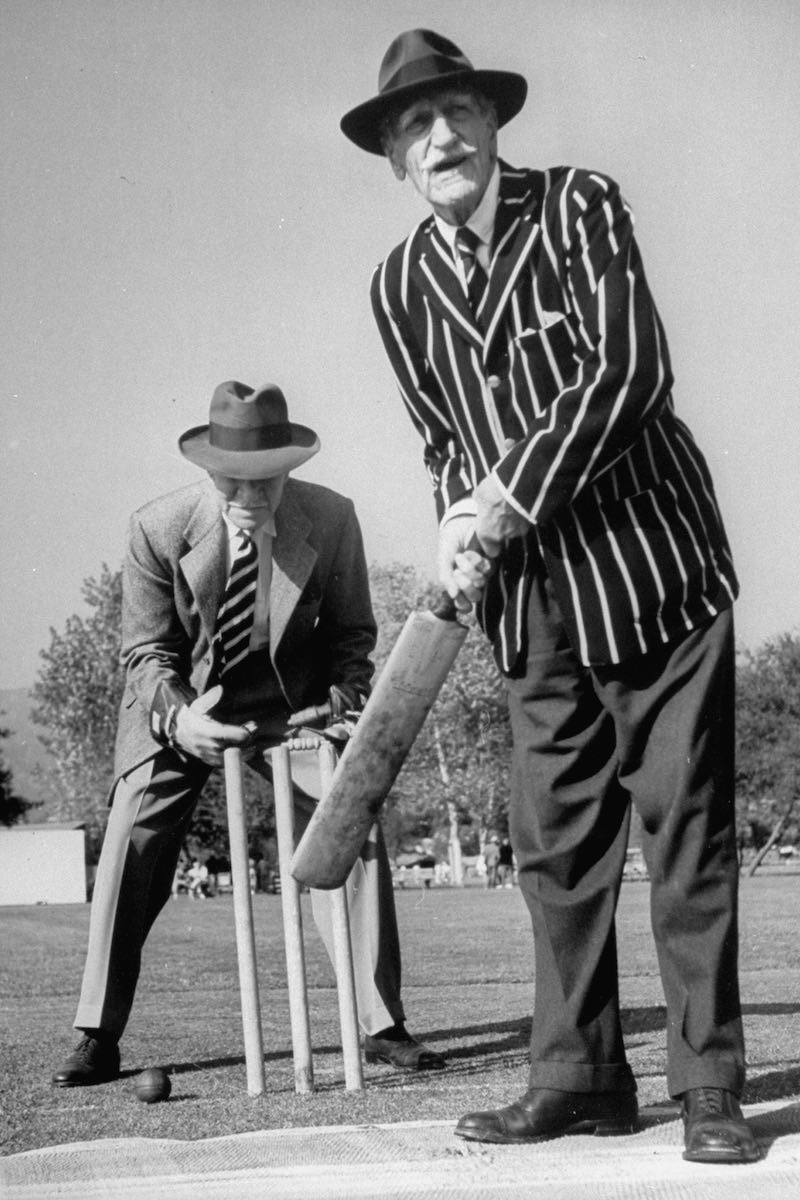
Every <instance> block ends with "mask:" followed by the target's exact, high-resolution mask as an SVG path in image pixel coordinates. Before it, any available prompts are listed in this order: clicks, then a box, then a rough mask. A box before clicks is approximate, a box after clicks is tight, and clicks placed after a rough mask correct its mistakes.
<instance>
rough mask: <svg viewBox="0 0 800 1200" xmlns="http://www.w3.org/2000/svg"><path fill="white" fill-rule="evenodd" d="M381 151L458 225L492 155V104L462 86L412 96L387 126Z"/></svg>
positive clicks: (474, 201) (481, 188)
mask: <svg viewBox="0 0 800 1200" xmlns="http://www.w3.org/2000/svg"><path fill="white" fill-rule="evenodd" d="M386 153H387V155H388V157H389V161H390V162H391V164H392V169H393V171H394V173H395V175H396V176H397V178H398V179H401V180H402V179H405V177H406V175H407V176H408V177H409V179H410V180H411V182H412V183H413V185H414V187H415V188H416V189H417V191H418V192H419V194H420V195H421V196H422V197H423V198H424V199H425V200H427V201H428V203H429V204H430V205H431V207H432V208H433V210H434V212H436V213H437V214H438V215H439V216H440V217H441V218H442V219H443V220H445V221H448V222H449V223H450V224H452V225H461V224H463V223H464V222H465V221H467V220H468V219H469V217H471V216H472V214H473V212H474V211H475V209H476V208H477V207H478V205H479V204H480V202H481V199H482V197H483V193H484V192H485V191H486V186H487V184H488V182H489V180H490V178H491V175H492V171H493V170H494V164H495V162H496V161H497V119H496V117H495V115H494V110H493V109H492V106H491V105H490V104H489V103H488V101H486V102H482V100H481V99H480V98H479V97H476V96H474V95H473V94H472V93H471V92H468V91H445V92H435V93H433V94H432V95H430V96H425V97H423V98H422V99H420V100H415V101H414V103H413V104H410V105H409V106H408V108H406V109H404V110H403V112H402V113H400V115H399V116H398V117H397V119H396V120H395V122H394V123H393V126H392V133H391V136H390V137H389V139H388V145H387V147H386Z"/></svg>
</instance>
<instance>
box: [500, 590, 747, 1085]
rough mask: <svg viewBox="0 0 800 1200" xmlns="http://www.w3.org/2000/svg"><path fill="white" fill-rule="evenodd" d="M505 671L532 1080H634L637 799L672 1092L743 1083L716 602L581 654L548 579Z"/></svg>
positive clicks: (724, 641)
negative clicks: (632, 892) (631, 655)
mask: <svg viewBox="0 0 800 1200" xmlns="http://www.w3.org/2000/svg"><path fill="white" fill-rule="evenodd" d="M528 617H529V628H528V633H529V652H528V658H527V669H526V674H525V677H524V678H523V679H515V680H509V681H508V697H509V708H510V713H511V721H512V730H513V738H514V785H513V794H512V807H511V821H510V824H511V835H512V841H513V844H514V850H515V853H516V856H517V866H518V875H519V884H520V888H521V890H522V893H523V895H524V897H525V901H526V903H527V905H528V908H529V911H530V914H531V920H532V925H533V936H534V955H535V1004H534V1014H533V1029H532V1036H531V1068H530V1085H531V1086H532V1087H549V1088H556V1089H559V1090H566V1091H614V1090H621V1089H622V1090H624V1089H630V1088H634V1087H635V1083H634V1081H633V1076H632V1073H631V1070H630V1067H629V1066H628V1063H627V1061H626V1058H625V1048H624V1045H623V1038H622V1029H621V1024H620V1011H619V991H618V978H617V946H616V935H615V910H616V905H617V899H618V896H619V889H620V883H621V879H622V869H623V866H624V862H625V851H626V848H627V841H628V829H629V823H630V811H631V809H630V806H631V802H632V803H633V804H634V805H635V806H636V808H637V810H638V812H639V813H640V814H641V817H642V822H643V825H644V841H643V852H644V856H645V861H646V863H647V866H648V871H649V874H650V879H651V884H650V886H651V919H652V928H653V935H654V938H655V944H656V949H657V953H658V961H659V966H660V971H661V979H662V984H663V988H664V995H665V999H666V1006H667V1085H668V1089H669V1093H670V1095H671V1096H677V1095H679V1094H680V1093H681V1092H683V1091H685V1090H686V1089H687V1088H692V1087H701V1086H716V1087H723V1088H727V1089H729V1090H730V1091H733V1092H735V1093H736V1094H740V1093H741V1089H742V1086H743V1082H744V1043H743V1035H742V1025H741V1009H740V1002H739V987H738V966H737V955H738V933H737V886H738V861H737V854H736V838H735V825H734V646H733V620H732V614H731V613H730V612H729V611H728V612H724V613H722V614H721V615H719V616H717V617H716V618H714V619H713V620H711V621H710V622H709V623H708V624H707V625H705V626H703V627H702V628H699V629H696V630H693V631H692V632H691V633H688V634H687V635H686V636H685V637H683V638H681V639H680V640H678V641H675V642H672V643H671V644H669V645H667V646H665V647H664V648H663V649H661V650H659V651H656V652H654V653H651V654H647V655H642V656H641V657H639V658H636V659H634V660H631V661H629V662H626V663H623V664H622V665H620V666H611V667H596V668H594V669H587V668H585V667H583V666H582V665H581V663H580V662H579V661H578V659H577V658H576V656H575V655H574V653H573V651H572V650H571V648H570V646H569V644H568V642H567V639H566V635H565V632H564V628H563V625H562V621H561V617H560V613H559V609H558V605H557V603H556V601H555V598H554V596H553V595H552V590H551V587H550V583H549V580H548V579H547V578H546V577H542V578H540V579H537V580H536V581H535V583H534V586H533V588H532V595H531V600H530V607H529V614H528Z"/></svg>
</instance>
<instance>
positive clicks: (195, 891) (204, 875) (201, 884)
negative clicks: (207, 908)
mask: <svg viewBox="0 0 800 1200" xmlns="http://www.w3.org/2000/svg"><path fill="white" fill-rule="evenodd" d="M187 876H188V879H189V898H190V899H191V900H207V899H208V896H209V890H210V888H209V879H208V867H207V866H206V864H205V863H201V862H200V859H199V858H195V859H193V860H192V865H191V867H190V868H189V870H188V872H187Z"/></svg>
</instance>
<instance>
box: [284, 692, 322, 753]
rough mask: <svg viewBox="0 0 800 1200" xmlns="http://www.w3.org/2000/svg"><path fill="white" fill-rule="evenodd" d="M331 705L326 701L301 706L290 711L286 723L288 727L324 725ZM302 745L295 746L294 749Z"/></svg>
mask: <svg viewBox="0 0 800 1200" xmlns="http://www.w3.org/2000/svg"><path fill="white" fill-rule="evenodd" d="M330 717H331V706H330V704H329V703H328V702H327V701H326V702H325V703H324V704H312V705H310V706H309V707H308V708H301V709H300V711H299V712H296V713H292V715H291V716H290V717H289V719H288V721H287V722H286V724H287V725H288V726H289V728H290V729H296V728H297V727H298V726H299V725H314V726H316V725H324V724H325V722H326V721H328V720H330ZM298 748H300V749H301V748H302V747H295V749H298Z"/></svg>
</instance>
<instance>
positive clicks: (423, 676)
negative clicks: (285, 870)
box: [291, 610, 467, 888]
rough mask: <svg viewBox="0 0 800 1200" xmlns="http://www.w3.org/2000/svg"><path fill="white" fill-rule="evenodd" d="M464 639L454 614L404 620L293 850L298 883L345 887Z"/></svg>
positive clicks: (416, 615)
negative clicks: (329, 780) (329, 781)
mask: <svg viewBox="0 0 800 1200" xmlns="http://www.w3.org/2000/svg"><path fill="white" fill-rule="evenodd" d="M451 611H452V610H451ZM466 635H467V628H466V626H464V625H462V624H461V623H460V622H459V621H457V620H455V619H454V614H453V615H448V616H447V617H442V616H440V615H437V613H436V612H433V611H432V612H414V613H412V614H411V615H410V617H409V618H408V620H407V621H406V623H405V625H404V626H403V630H402V632H401V633H400V636H399V637H398V639H397V641H396V643H395V645H394V647H393V649H392V652H391V654H390V655H389V658H388V659H387V661H386V666H385V667H384V669H383V671H382V672H381V675H380V678H379V679H378V682H377V684H376V685H375V690H374V691H373V693H372V695H371V696H370V698H369V700H368V701H367V704H366V706H365V708H364V711H363V712H362V714H361V716H360V717H359V720H358V724H357V725H356V728H355V732H354V734H353V736H352V737H351V739H350V741H349V742H348V743H347V745H346V747H345V750H344V753H343V754H342V757H341V758H340V760H339V763H338V765H337V767H336V771H335V772H334V775H333V779H332V781H331V786H330V790H329V791H328V793H327V795H325V796H323V798H322V800H321V801H320V802H319V804H318V805H317V808H316V810H315V812H314V815H313V816H312V818H311V820H310V821H309V824H308V827H307V829H306V831H305V833H304V834H303V836H302V838H301V839H300V842H299V844H298V846H297V849H296V850H295V853H294V856H293V858H292V863H291V871H292V875H293V876H294V877H295V879H297V880H299V881H300V883H304V884H306V885H307V886H308V887H313V888H337V887H341V885H342V884H343V883H344V881H345V880H346V878H347V876H348V875H349V873H350V870H351V869H352V867H353V864H354V863H355V861H356V859H357V858H358V855H359V853H360V851H361V847H362V846H363V845H364V842H365V840H366V837H367V834H368V833H369V830H370V827H371V826H372V824H373V822H374V821H375V818H376V816H377V814H378V812H379V810H380V807H381V805H382V804H383V802H384V800H385V799H386V797H387V795H388V794H389V792H390V790H391V787H392V784H393V783H394V781H395V779H396V778H397V775H398V773H399V771H400V768H401V767H402V765H403V762H404V761H405V758H406V755H407V754H408V752H409V750H410V749H411V746H412V744H413V742H414V739H415V738H416V736H417V734H418V733H419V731H420V729H421V728H422V724H423V722H424V720H425V718H426V716H427V715H428V712H429V711H430V709H431V707H432V705H433V702H434V700H435V699H436V697H437V695H438V693H439V690H440V688H441V686H442V684H443V683H444V681H445V678H446V677H447V674H448V672H449V670H450V668H451V666H452V665H453V663H454V661H455V658H456V655H457V654H458V652H459V650H460V649H461V645H462V643H463V641H464V638H465V637H466Z"/></svg>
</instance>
